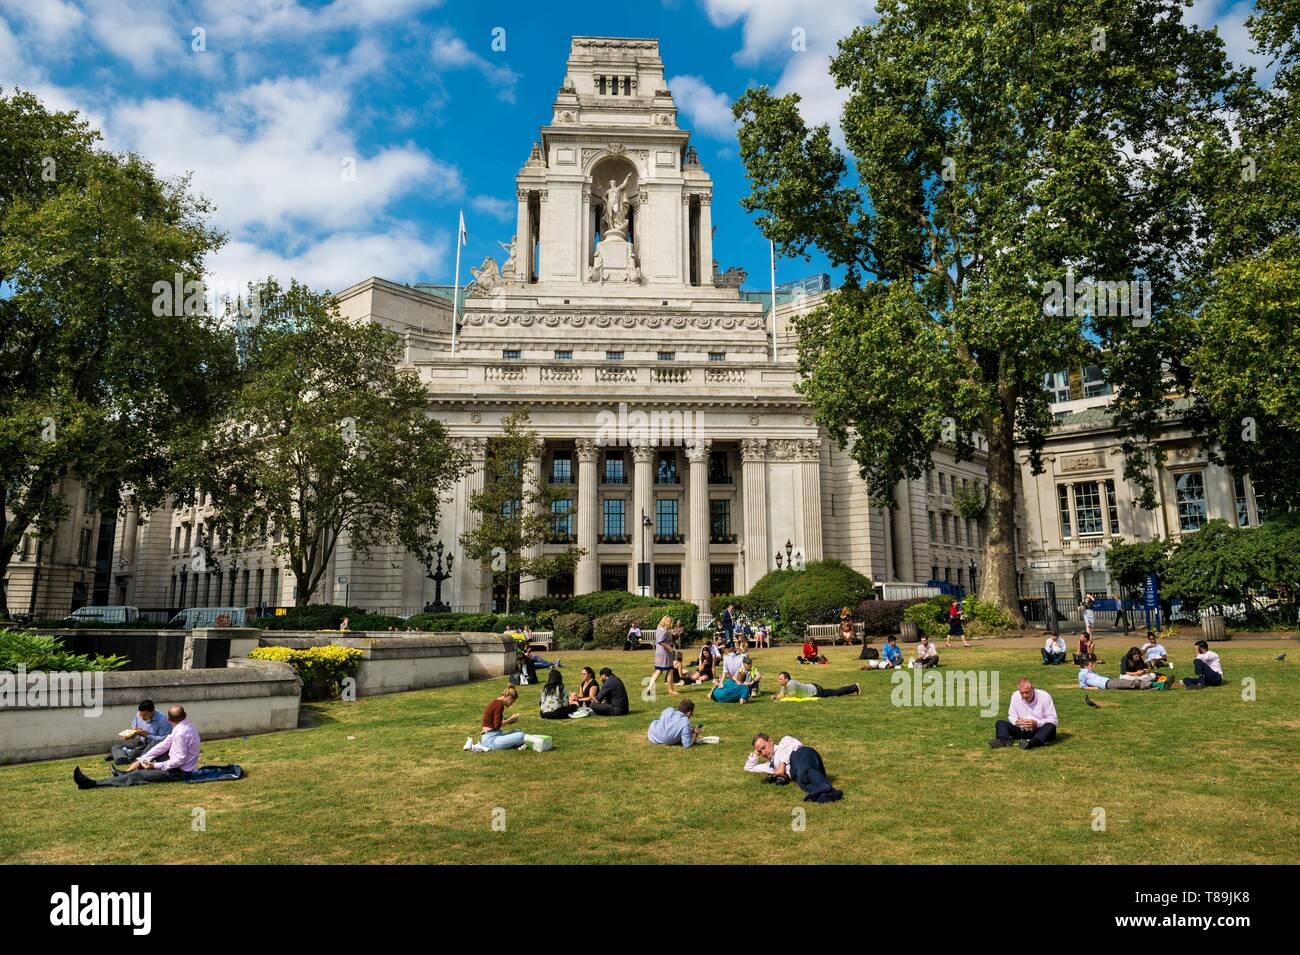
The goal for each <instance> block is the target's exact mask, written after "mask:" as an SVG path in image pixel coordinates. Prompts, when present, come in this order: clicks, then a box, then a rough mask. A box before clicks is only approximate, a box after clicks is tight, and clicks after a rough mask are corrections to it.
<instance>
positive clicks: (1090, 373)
mask: <svg viewBox="0 0 1300 955" xmlns="http://www.w3.org/2000/svg"><path fill="white" fill-rule="evenodd" d="M1111 390H1112V389H1111V386H1110V382H1109V381H1107V380H1106V370H1105V369H1104V368H1102V367H1101V365H1084V366H1083V396H1084V397H1085V398H1096V397H1097V396H1098V395H1108V394H1110V393H1111Z"/></svg>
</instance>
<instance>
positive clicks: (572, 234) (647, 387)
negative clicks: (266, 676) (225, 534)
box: [111, 37, 984, 610]
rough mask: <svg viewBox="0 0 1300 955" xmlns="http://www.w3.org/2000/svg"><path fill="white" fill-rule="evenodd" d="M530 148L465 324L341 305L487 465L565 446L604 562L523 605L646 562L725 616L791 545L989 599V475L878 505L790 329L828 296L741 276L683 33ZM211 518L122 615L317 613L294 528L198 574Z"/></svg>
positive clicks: (374, 593)
mask: <svg viewBox="0 0 1300 955" xmlns="http://www.w3.org/2000/svg"><path fill="white" fill-rule="evenodd" d="M522 151H523V152H524V153H525V154H526V155H527V159H526V161H525V162H524V163H523V166H522V167H521V169H520V171H519V174H518V176H517V177H516V181H515V185H516V198H517V212H516V221H515V227H514V234H513V236H512V237H511V236H502V237H501V242H500V243H499V244H500V245H501V247H502V255H501V256H500V258H501V261H500V262H497V261H496V260H495V258H492V259H488V260H486V261H484V262H483V263H482V264H481V265H479V266H476V267H474V268H473V269H471V271H472V273H473V275H474V280H473V283H472V284H471V285H470V286H469V288H468V293H467V294H466V295H465V297H464V303H463V309H462V310H461V314H460V317H459V318H460V320H459V323H458V327H456V328H455V329H453V311H454V307H453V295H452V290H451V289H450V288H447V287H439V286H416V287H409V286H406V285H400V284H397V283H393V282H389V281H385V280H383V279H380V278H368V279H366V280H364V281H362V282H359V283H358V284H356V285H354V286H352V287H351V288H348V289H346V290H344V291H343V292H342V293H340V294H339V296H338V300H339V305H340V309H341V311H342V313H343V314H344V315H345V316H347V317H349V318H351V319H352V320H355V321H370V322H377V323H380V324H382V325H384V326H385V327H387V328H389V329H391V330H393V331H394V332H395V333H396V334H397V335H398V336H399V337H400V339H401V342H402V345H403V364H404V366H405V367H407V368H410V369H412V370H413V371H414V372H416V373H417V374H418V375H419V377H420V379H421V380H422V381H423V382H425V384H426V386H427V388H428V391H429V400H430V407H431V413H433V414H435V415H437V416H438V417H439V418H441V419H442V420H443V421H445V422H446V424H447V425H448V427H449V429H450V431H451V433H452V434H453V435H454V436H455V439H456V440H458V441H460V442H463V444H464V446H465V447H466V448H467V449H468V450H469V451H470V453H471V456H472V458H473V459H474V461H475V462H476V464H480V465H481V462H482V461H483V459H484V456H485V454H486V453H487V451H488V448H489V444H490V442H491V441H492V438H493V436H494V435H495V434H497V433H498V432H499V430H500V427H501V421H502V419H503V418H504V417H505V416H507V415H508V414H510V413H511V412H512V411H514V410H516V409H519V408H524V409H527V410H528V412H529V414H530V416H531V426H532V427H533V428H534V429H535V430H536V431H537V432H538V433H539V434H540V435H541V436H543V437H544V438H545V452H544V454H543V455H542V457H541V458H540V459H538V460H537V461H535V462H533V465H532V466H533V469H534V472H535V474H536V475H537V476H538V477H539V478H540V479H541V480H545V481H549V482H553V483H555V484H558V485H561V486H563V487H564V488H565V489H566V491H565V496H564V498H563V500H566V501H568V502H569V505H568V507H571V508H573V510H574V512H573V514H572V516H570V517H567V518H559V519H557V521H556V527H555V531H556V539H557V541H559V542H561V543H556V544H553V545H547V546H555V547H561V546H565V545H564V543H562V542H564V541H568V540H570V539H576V542H577V544H578V546H580V547H582V548H584V549H585V550H586V555H585V556H584V557H583V558H582V560H581V562H580V564H579V565H578V567H577V570H576V572H575V573H574V575H573V576H572V578H571V579H568V578H566V579H558V580H525V581H522V582H521V584H520V590H521V593H522V595H523V596H525V597H527V596H535V595H542V594H546V593H551V594H556V595H565V594H570V593H584V592H589V591H595V590H601V589H620V590H622V589H626V590H631V591H634V592H635V591H637V590H638V583H637V573H636V568H637V564H638V562H641V561H646V562H649V563H650V564H651V566H652V572H651V578H650V581H649V587H648V589H649V590H650V592H652V593H655V594H659V595H664V596H673V597H678V596H681V597H684V598H685V599H689V600H693V601H695V602H697V603H698V604H700V605H701V606H705V607H707V603H708V598H709V596H710V594H723V593H733V592H744V591H746V590H748V589H749V587H750V586H752V585H753V583H754V582H755V581H757V580H758V579H759V578H760V577H762V576H763V575H764V574H766V573H767V572H769V571H770V570H774V569H776V568H777V559H778V555H780V559H781V561H782V562H783V563H784V562H785V561H786V560H787V549H788V553H789V554H790V555H792V556H793V557H794V558H795V559H796V561H800V560H802V561H812V560H819V559H822V558H825V557H835V558H839V559H841V560H843V561H845V562H846V563H848V564H850V565H851V566H853V567H854V568H856V569H857V570H859V571H860V572H862V573H863V574H866V575H868V576H870V577H872V578H873V579H876V580H879V581H899V582H922V581H925V580H928V579H931V578H935V577H937V578H940V579H948V580H951V581H952V582H954V583H963V584H966V585H969V584H970V582H971V575H972V573H977V572H978V563H979V560H980V556H979V544H980V537H979V531H978V528H976V527H975V526H974V525H973V523H972V522H969V521H964V520H962V519H960V518H959V517H958V516H957V515H956V514H955V513H954V511H953V497H954V494H955V493H956V491H957V489H958V488H959V487H960V486H962V485H974V486H982V483H983V481H984V467H983V462H982V461H981V460H978V459H977V460H975V461H971V462H956V461H955V460H954V459H953V456H952V454H951V452H950V451H948V450H944V449H941V450H940V451H938V452H936V455H935V460H936V471H935V472H934V473H932V474H931V475H930V477H929V481H928V482H927V481H925V480H920V481H915V482H903V483H901V484H900V485H899V487H898V488H897V490H896V497H897V500H898V503H899V507H898V508H897V509H896V510H893V511H888V510H884V511H882V510H881V509H878V508H873V507H871V506H870V503H869V501H868V499H867V494H866V488H865V485H864V483H863V482H862V480H861V479H860V478H859V476H858V474H857V467H856V465H855V464H854V463H853V462H852V461H851V459H850V458H849V457H848V456H847V455H846V454H845V453H844V452H842V451H841V450H840V449H838V448H836V447H834V446H833V445H832V443H831V442H830V441H828V440H827V439H826V436H825V434H824V433H823V432H822V431H821V429H820V428H819V427H818V425H817V424H816V423H815V422H814V420H813V418H812V416H811V412H810V409H809V407H808V406H807V404H806V402H805V401H804V400H803V399H802V398H801V397H800V396H799V395H798V394H797V392H796V390H795V384H796V379H797V371H796V367H795V363H794V344H795V343H794V341H793V339H792V337H791V335H790V332H789V320H790V318H791V317H793V316H794V315H795V314H797V313H800V312H802V311H806V310H807V309H809V308H812V307H813V306H814V305H815V304H816V301H817V299H816V298H815V297H813V298H802V297H800V298H792V299H788V300H778V304H777V308H776V309H775V319H774V316H773V314H772V313H773V309H772V308H771V307H770V306H771V302H770V296H769V295H768V294H767V293H756V292H746V291H742V290H741V288H740V286H741V283H742V281H743V279H744V274H743V273H741V272H740V271H739V270H735V269H730V270H726V271H722V270H719V269H718V268H717V267H716V266H715V261H714V258H715V252H714V245H713V243H714V234H713V226H712V220H711V206H712V199H713V181H712V179H711V178H710V177H709V175H708V173H707V172H706V171H705V169H704V167H703V165H702V163H701V162H700V160H699V157H698V156H697V154H696V151H695V150H694V148H692V146H691V143H690V133H689V132H688V131H687V130H685V129H683V128H682V127H681V126H680V125H679V124H678V110H677V105H676V103H675V101H674V100H673V96H672V93H671V92H670V91H669V90H668V89H667V88H666V84H665V80H664V66H663V62H662V60H661V59H660V56H659V44H658V41H656V40H650V39H620V38H607V37H575V38H573V40H572V45H571V48H570V51H569V58H568V62H567V64H566V67H565V74H564V78H563V82H562V83H561V86H560V89H559V92H558V93H557V94H556V97H555V102H554V105H553V108H552V113H551V116H550V117H549V121H548V123H547V125H545V126H543V127H542V128H541V131H540V138H539V139H538V140H537V142H535V143H534V144H533V146H532V148H531V150H528V149H527V148H526V147H525V148H524V149H523V150H522ZM718 238H719V239H720V240H725V238H726V236H725V235H724V236H719V237H718ZM774 325H775V329H774V327H773V326H774ZM774 330H775V337H776V341H775V347H774V342H773V334H774ZM483 479H484V477H483V472H482V470H481V469H480V468H475V470H474V471H473V472H472V473H470V474H469V475H467V476H466V477H465V478H464V479H463V480H462V481H461V482H460V484H459V485H458V486H457V487H456V489H455V492H454V493H453V494H452V495H451V498H450V499H449V500H448V502H447V507H446V511H445V517H444V520H443V522H442V526H441V528H440V531H441V537H442V540H443V541H444V543H445V544H446V545H447V547H448V548H449V550H450V551H451V552H453V553H456V554H457V555H458V556H459V550H460V548H459V543H458V539H459V537H460V535H461V533H462V532H464V531H465V530H466V529H467V528H468V527H469V526H470V522H471V521H472V520H473V516H472V514H471V513H470V511H469V508H468V500H469V497H470V495H471V494H472V493H473V491H474V490H475V488H477V487H479V486H481V484H482V481H483ZM566 509H567V508H566ZM210 510H211V509H210V506H207V505H199V506H197V507H192V508H187V509H185V510H175V511H170V510H167V511H161V512H156V513H154V514H152V515H147V517H148V519H147V520H146V519H144V518H145V517H146V516H145V515H137V514H134V512H132V511H131V510H130V508H129V507H128V508H127V511H126V513H125V514H124V515H123V517H122V518H121V519H120V520H119V521H118V522H117V534H116V540H115V549H114V560H113V568H114V585H113V587H112V589H111V599H112V601H113V602H115V603H129V604H134V605H137V606H159V607H180V606H195V605H225V604H234V605H248V606H253V605H259V604H261V603H263V602H265V603H269V604H271V605H276V604H281V605H283V604H290V603H292V594H293V580H292V578H291V575H290V574H289V572H288V571H287V570H286V569H285V568H284V567H283V566H282V564H281V562H280V561H277V560H276V559H275V558H274V556H273V555H272V549H273V548H274V545H275V543H276V541H275V530H274V528H269V529H268V531H267V539H266V541H265V543H264V544H263V545H262V546H261V547H259V548H258V549H257V550H255V551H253V552H250V553H248V554H246V555H244V556H243V558H241V560H240V562H239V563H238V564H237V565H236V566H234V567H227V568H207V567H202V566H196V562H195V561H194V560H193V556H192V555H193V547H194V544H195V542H197V541H198V540H199V539H200V537H201V535H202V531H203V525H204V522H205V520H206V519H207V518H208V516H209V515H210ZM787 544H788V548H787ZM327 579H328V580H329V581H330V584H329V587H328V589H326V590H324V591H322V592H320V593H318V594H316V595H315V597H314V599H315V600H320V601H333V602H340V603H341V602H343V601H345V600H347V601H348V602H350V603H352V604H354V605H361V606H366V607H370V608H375V609H380V608H387V609H389V610H414V609H417V608H419V607H421V606H423V605H424V604H425V603H426V602H428V601H430V600H432V599H433V594H434V588H433V585H432V584H431V583H430V581H429V580H427V579H426V577H425V572H424V567H423V566H422V565H421V564H420V563H419V562H418V561H417V560H416V558H415V557H414V556H412V555H409V554H405V553H403V552H401V551H400V549H398V548H392V549H389V550H386V551H383V552H374V553H372V554H371V557H370V559H368V560H363V559H362V558H361V557H360V556H359V555H356V554H353V553H352V552H351V550H350V548H349V547H348V546H347V542H346V540H344V541H341V542H340V547H339V548H338V549H337V551H336V553H335V556H334V558H333V566H332V567H331V572H330V574H329V576H328V578H327ZM442 596H443V600H444V601H445V602H447V603H449V604H451V605H452V606H454V607H457V608H465V609H468V608H488V607H491V606H492V605H493V603H494V600H499V598H500V597H501V596H502V595H501V594H499V593H498V594H495V595H494V593H493V587H492V584H491V582H490V579H489V578H488V577H486V576H485V575H484V574H483V573H482V572H481V571H480V570H479V569H478V568H474V567H469V566H467V562H466V561H464V560H458V562H457V563H456V565H455V569H454V574H453V576H452V578H451V579H450V580H449V581H448V582H447V583H446V584H444V586H443V590H442Z"/></svg>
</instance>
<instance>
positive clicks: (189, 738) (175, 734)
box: [72, 706, 199, 789]
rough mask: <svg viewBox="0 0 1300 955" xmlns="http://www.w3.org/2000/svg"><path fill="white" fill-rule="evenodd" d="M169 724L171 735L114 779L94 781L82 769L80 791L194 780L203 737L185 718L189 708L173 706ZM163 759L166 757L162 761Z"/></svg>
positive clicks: (76, 771)
mask: <svg viewBox="0 0 1300 955" xmlns="http://www.w3.org/2000/svg"><path fill="white" fill-rule="evenodd" d="M167 722H168V723H170V724H171V725H172V731H171V735H170V736H168V737H167V738H166V739H165V740H163V741H162V742H161V743H159V744H158V745H156V746H154V747H152V748H151V749H149V750H148V751H147V752H146V753H145V754H144V755H143V756H141V757H140V759H139V760H137V761H136V762H134V763H132V764H131V765H130V766H128V767H126V769H125V770H123V771H121V772H118V770H116V769H114V770H113V772H114V773H115V774H116V775H114V776H113V778H112V779H101V780H94V779H91V778H90V777H88V776H87V775H86V774H85V773H83V772H82V771H81V767H80V766H78V767H77V768H76V769H74V770H73V771H72V779H73V781H74V782H75V783H76V784H77V788H78V789H96V788H98V787H100V786H139V785H142V784H144V783H179V782H184V781H185V780H187V779H189V778H190V775H191V774H192V773H193V772H194V770H195V769H197V768H198V765H199V733H198V730H196V729H195V728H194V726H193V725H192V724H191V723H190V721H189V720H188V719H187V718H186V716H185V707H183V706H173V707H172V708H171V709H169V710H168V711H167ZM159 757H164V758H162V759H159Z"/></svg>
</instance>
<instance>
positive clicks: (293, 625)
mask: <svg viewBox="0 0 1300 955" xmlns="http://www.w3.org/2000/svg"><path fill="white" fill-rule="evenodd" d="M363 614H365V611H364V610H361V609H359V608H356V607H341V606H339V605H337V604H308V605H307V606H305V607H290V608H289V609H288V610H287V611H286V612H285V615H284V616H283V617H260V618H258V619H257V620H254V621H253V625H254V626H257V627H262V628H263V629H265V630H337V629H338V628H339V624H340V623H342V622H343V618H344V617H351V616H353V615H356V616H358V617H360V616H362V615H363ZM385 629H387V627H385Z"/></svg>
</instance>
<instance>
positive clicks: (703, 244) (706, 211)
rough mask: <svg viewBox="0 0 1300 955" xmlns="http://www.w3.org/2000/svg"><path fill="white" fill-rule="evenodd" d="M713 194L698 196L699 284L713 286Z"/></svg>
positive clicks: (707, 286)
mask: <svg viewBox="0 0 1300 955" xmlns="http://www.w3.org/2000/svg"><path fill="white" fill-rule="evenodd" d="M712 201H713V196H711V195H709V194H708V193H707V192H706V193H703V194H702V195H701V196H700V285H702V286H704V287H705V288H712V286H713V206H712Z"/></svg>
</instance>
